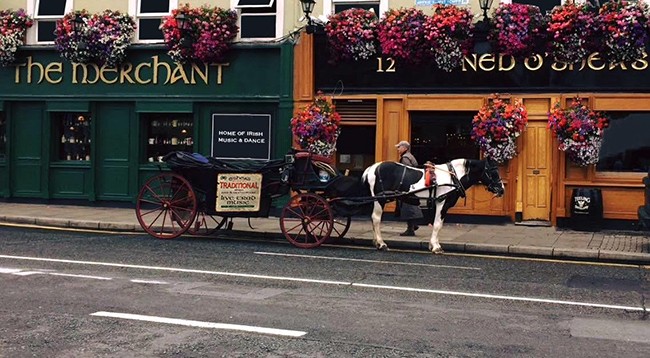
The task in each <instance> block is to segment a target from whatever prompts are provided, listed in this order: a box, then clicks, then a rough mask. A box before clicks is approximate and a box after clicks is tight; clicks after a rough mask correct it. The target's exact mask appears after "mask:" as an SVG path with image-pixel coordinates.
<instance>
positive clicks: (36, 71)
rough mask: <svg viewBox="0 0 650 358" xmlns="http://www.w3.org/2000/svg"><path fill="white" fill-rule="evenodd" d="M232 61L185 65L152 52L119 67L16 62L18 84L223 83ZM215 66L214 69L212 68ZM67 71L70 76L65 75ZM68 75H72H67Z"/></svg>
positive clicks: (30, 61) (15, 79) (28, 61)
mask: <svg viewBox="0 0 650 358" xmlns="http://www.w3.org/2000/svg"><path fill="white" fill-rule="evenodd" d="M228 66H230V64H229V63H210V64H205V63H204V64H196V63H193V64H191V65H187V66H183V65H181V64H180V63H174V64H169V63H166V62H163V61H160V58H159V57H158V56H152V57H151V58H150V61H148V62H141V63H138V64H135V65H134V64H133V63H129V62H127V63H123V64H122V65H120V66H119V67H108V66H106V65H104V66H101V67H100V66H98V65H97V64H94V63H89V64H84V63H72V64H70V63H67V62H50V63H40V62H36V61H34V58H33V57H32V56H29V57H27V61H26V62H25V63H20V64H16V65H15V75H14V83H15V84H23V83H25V84H34V83H35V84H40V83H43V81H45V82H46V83H49V84H60V83H62V82H63V81H64V79H66V80H68V81H69V82H70V83H72V84H80V85H94V84H105V85H114V84H118V83H119V84H137V85H149V84H152V85H158V84H162V85H173V84H183V85H190V86H193V85H199V84H203V85H211V84H216V85H221V84H223V76H224V68H225V67H228ZM213 68H214V70H212V69H213ZM66 74H67V76H66ZM68 76H69V77H68Z"/></svg>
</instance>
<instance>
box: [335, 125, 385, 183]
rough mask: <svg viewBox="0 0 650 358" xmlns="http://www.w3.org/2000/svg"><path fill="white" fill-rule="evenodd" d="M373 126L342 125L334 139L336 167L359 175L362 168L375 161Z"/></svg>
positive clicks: (343, 171)
mask: <svg viewBox="0 0 650 358" xmlns="http://www.w3.org/2000/svg"><path fill="white" fill-rule="evenodd" d="M375 132H376V130H375V126H345V125H344V126H342V127H341V134H340V135H339V138H338V140H337V141H336V162H337V168H338V169H339V170H340V171H341V172H342V173H345V171H346V170H349V173H348V175H350V176H355V177H361V174H363V171H364V169H366V168H367V167H369V166H370V165H372V164H373V163H374V162H375Z"/></svg>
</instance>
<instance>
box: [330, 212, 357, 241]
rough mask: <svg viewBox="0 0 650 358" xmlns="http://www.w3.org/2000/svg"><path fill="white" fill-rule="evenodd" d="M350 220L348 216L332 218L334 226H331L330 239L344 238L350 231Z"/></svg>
mask: <svg viewBox="0 0 650 358" xmlns="http://www.w3.org/2000/svg"><path fill="white" fill-rule="evenodd" d="M351 222H352V218H350V217H349V216H337V217H335V218H334V225H333V226H332V234H331V235H330V238H332V239H342V238H344V237H345V234H347V233H348V230H350V223H351Z"/></svg>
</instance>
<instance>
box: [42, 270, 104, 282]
mask: <svg viewBox="0 0 650 358" xmlns="http://www.w3.org/2000/svg"><path fill="white" fill-rule="evenodd" d="M48 275H52V276H65V277H78V278H92V279H94V280H106V281H108V280H112V278H111V277H101V276H89V275H75V274H71V273H57V272H49V273H48Z"/></svg>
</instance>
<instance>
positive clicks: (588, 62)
mask: <svg viewBox="0 0 650 358" xmlns="http://www.w3.org/2000/svg"><path fill="white" fill-rule="evenodd" d="M647 57H648V54H647V53H645V52H644V53H643V57H642V58H640V59H638V60H636V61H634V62H632V63H631V64H625V63H608V62H605V61H604V60H603V59H602V58H601V57H600V54H599V53H598V52H594V53H592V54H591V55H589V57H588V58H587V59H585V60H583V61H582V62H581V63H578V64H572V63H564V62H558V61H553V60H552V59H551V58H549V56H548V54H545V55H540V54H536V55H531V56H529V57H527V58H525V59H523V61H520V62H519V63H518V62H517V60H516V59H515V58H514V57H513V56H509V55H502V54H500V55H499V56H498V57H497V56H495V55H494V54H489V53H487V54H482V55H477V54H475V53H473V54H470V55H467V56H465V57H463V62H462V63H461V71H462V72H479V71H481V72H492V71H499V72H508V71H512V70H514V69H515V68H516V67H517V66H522V65H523V66H524V68H525V69H526V70H528V71H538V70H539V69H541V68H542V67H543V66H544V63H545V62H546V61H551V69H552V70H553V71H557V72H562V71H574V70H577V71H586V70H590V71H611V70H614V69H617V68H620V69H621V70H623V71H628V70H629V69H630V68H631V69H632V70H634V71H644V70H646V69H647V68H648V61H647V60H646V58H647ZM396 71H397V63H396V61H395V60H394V59H393V58H392V57H388V58H382V57H377V69H376V72H379V73H384V72H396Z"/></svg>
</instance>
